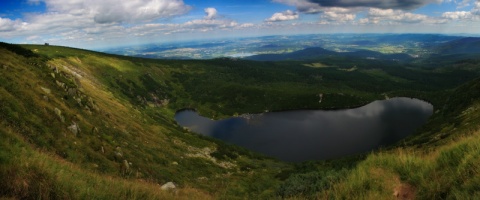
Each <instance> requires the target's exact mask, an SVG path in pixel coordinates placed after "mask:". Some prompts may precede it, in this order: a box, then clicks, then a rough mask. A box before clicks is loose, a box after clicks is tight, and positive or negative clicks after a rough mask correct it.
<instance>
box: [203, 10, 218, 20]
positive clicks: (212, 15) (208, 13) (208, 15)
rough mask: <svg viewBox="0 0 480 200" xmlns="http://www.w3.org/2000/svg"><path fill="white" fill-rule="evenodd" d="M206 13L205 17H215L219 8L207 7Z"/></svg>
mask: <svg viewBox="0 0 480 200" xmlns="http://www.w3.org/2000/svg"><path fill="white" fill-rule="evenodd" d="M205 13H206V14H207V16H205V19H214V18H215V17H217V9H215V8H205Z"/></svg>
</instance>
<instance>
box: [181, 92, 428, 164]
mask: <svg viewBox="0 0 480 200" xmlns="http://www.w3.org/2000/svg"><path fill="white" fill-rule="evenodd" d="M432 112H433V106H432V105H431V104H429V103H427V102H424V101H421V100H417V99H411V98H393V99H389V100H383V101H374V102H372V103H370V104H368V105H365V106H363V107H360V108H355V109H348V110H336V111H322V110H299V111H285V112H273V113H263V114H256V115H249V116H248V117H232V118H228V119H224V120H218V121H214V120H210V119H208V118H205V117H202V116H199V115H198V114H197V113H196V112H194V111H189V110H186V111H181V112H178V113H177V114H176V115H175V120H176V121H177V122H178V123H179V124H180V125H181V126H183V127H187V128H189V129H190V130H192V131H194V132H197V133H199V134H202V135H206V136H211V137H215V138H218V139H221V140H223V141H225V142H229V143H232V144H237V145H240V146H243V147H245V148H247V149H250V150H253V151H256V152H260V153H263V154H265V155H269V156H272V157H276V158H278V159H281V160H285V161H305V160H320V159H328V158H337V157H340V156H344V155H349V154H354V153H360V152H365V151H368V150H372V149H375V148H377V147H379V146H382V145H388V144H392V143H394V142H396V141H398V140H400V139H402V138H404V137H406V136H408V135H409V134H411V133H413V132H414V131H415V129H416V128H418V127H420V126H421V125H423V124H424V123H425V122H426V121H427V119H428V117H430V116H431V115H432Z"/></svg>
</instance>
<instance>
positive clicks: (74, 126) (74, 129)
mask: <svg viewBox="0 0 480 200" xmlns="http://www.w3.org/2000/svg"><path fill="white" fill-rule="evenodd" d="M67 128H68V130H70V131H71V132H72V133H73V134H74V135H77V134H78V133H80V127H78V125H77V123H75V122H72V125H70V126H69V127H67Z"/></svg>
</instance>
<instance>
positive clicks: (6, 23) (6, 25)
mask: <svg viewBox="0 0 480 200" xmlns="http://www.w3.org/2000/svg"><path fill="white" fill-rule="evenodd" d="M21 25H22V22H20V21H18V20H16V21H14V20H11V19H8V18H1V17H0V32H7V31H13V30H15V29H17V28H18V27H19V26H21Z"/></svg>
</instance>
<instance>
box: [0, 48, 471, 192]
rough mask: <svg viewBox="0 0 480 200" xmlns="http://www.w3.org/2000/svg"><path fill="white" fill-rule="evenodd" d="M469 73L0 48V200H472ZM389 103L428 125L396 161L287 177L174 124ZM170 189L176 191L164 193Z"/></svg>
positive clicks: (274, 164)
mask: <svg viewBox="0 0 480 200" xmlns="http://www.w3.org/2000/svg"><path fill="white" fill-rule="evenodd" d="M478 65H479V63H478V62H474V61H471V62H467V63H455V64H452V65H451V66H450V65H449V66H442V67H439V68H435V69H432V68H428V69H423V68H421V66H417V65H407V66H401V65H399V64H397V63H388V62H381V61H368V60H345V59H342V58H328V59H325V60H320V61H318V62H317V61H315V62H308V63H305V62H300V61H298V62H296V61H295V62H294V61H291V62H256V61H246V60H236V59H227V58H225V59H214V60H188V61H173V60H153V59H141V58H132V57H123V56H115V55H108V54H103V53H98V52H92V51H86V50H81V49H72V48H67V47H56V46H38V45H24V46H17V45H10V44H5V43H1V45H0V123H1V125H0V134H1V138H2V140H1V141H0V180H1V181H0V188H2V189H0V197H6V198H15V199H16V198H18V199H22V198H27V199H31V198H34V199H36V198H47V199H57V198H58V199H92V198H95V199H172V198H176V199H183V198H185V199H192V198H195V199H212V198H225V199H237V198H238V199H259V198H260V199H261V198H264V199H272V198H285V197H291V198H305V197H306V198H327V197H339V198H352V197H359V198H364V199H372V198H373V199H377V198H381V199H385V198H386V199H388V198H394V197H395V196H393V195H392V194H394V193H395V191H396V192H397V194H398V195H407V196H408V195H410V196H415V197H418V198H421V199H423V198H462V197H473V196H472V195H478V194H476V191H479V188H478V185H479V181H480V176H479V175H478V168H477V167H476V166H479V165H478V164H480V163H478V162H479V159H478V156H480V151H478V150H479V149H478V148H479V147H480V146H479V144H480V140H479V138H478V137H479V136H478V135H479V134H477V129H478V127H477V126H478V122H479V117H480V114H479V112H476V111H477V109H478V108H477V107H478V106H480V101H478V100H477V99H478V96H479V94H477V93H478V91H479V90H478V89H479V88H478V86H479V85H480V81H479V80H476V79H475V80H474V78H476V77H477V76H478V71H477V68H478ZM318 66H322V67H318ZM467 82H468V83H467ZM465 83H466V84H465ZM319 94H324V95H323V96H324V101H322V103H321V104H319V103H318V95H319ZM385 96H390V97H392V96H409V97H416V98H421V99H425V100H428V101H430V102H432V104H433V105H434V106H435V108H436V112H435V114H434V115H433V117H432V118H431V120H430V121H429V123H428V124H427V125H426V126H425V127H424V128H423V129H422V130H420V131H419V132H418V133H416V134H415V135H413V136H412V137H409V138H407V139H406V140H405V141H402V142H400V143H399V144H397V145H396V146H394V147H389V148H387V149H383V150H379V151H374V152H372V153H369V154H365V155H355V156H350V157H347V158H343V159H338V160H331V161H316V162H313V161H312V162H306V163H296V164H292V163H284V162H281V161H277V160H274V159H271V158H266V157H264V156H262V155H259V154H256V153H254V152H250V151H247V150H245V149H243V148H240V147H236V146H232V145H228V144H224V143H222V142H220V141H217V140H215V139H211V138H205V137H202V136H199V135H197V134H195V133H191V132H189V131H188V130H185V129H183V128H182V127H180V126H178V125H177V124H176V122H175V121H174V120H173V116H174V114H175V112H176V111H177V110H179V109H183V108H194V109H196V110H198V111H199V112H200V113H201V114H202V115H204V116H208V117H210V118H223V117H227V116H232V115H235V114H243V113H259V112H264V111H265V110H268V111H275V110H288V109H303V108H309V109H339V108H349V107H357V106H361V105H364V104H367V103H369V102H371V101H373V100H376V99H383V98H385ZM167 182H173V183H174V184H175V185H176V189H174V190H162V189H161V186H162V185H164V184H165V183H167Z"/></svg>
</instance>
